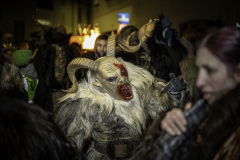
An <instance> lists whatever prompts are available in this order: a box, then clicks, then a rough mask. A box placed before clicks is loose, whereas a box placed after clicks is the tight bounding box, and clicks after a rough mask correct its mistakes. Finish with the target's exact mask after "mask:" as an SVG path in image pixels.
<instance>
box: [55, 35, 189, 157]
mask: <svg viewBox="0 0 240 160" xmlns="http://www.w3.org/2000/svg"><path fill="white" fill-rule="evenodd" d="M120 39H121V38H120V37H119V36H117V35H111V36H110V37H109V39H108V45H107V46H108V47H107V56H105V57H102V58H99V59H97V60H96V61H93V60H90V59H85V58H76V59H74V60H73V61H72V62H71V63H70V64H69V66H68V74H69V77H70V79H71V81H72V83H73V86H72V88H71V89H69V90H67V91H66V92H68V93H67V94H66V95H65V96H63V97H62V98H61V99H60V100H59V103H58V105H57V106H56V107H55V121H56V123H57V124H58V125H59V126H60V128H61V129H62V130H63V131H64V133H65V134H66V136H67V138H68V139H69V140H70V141H71V142H72V145H73V146H74V147H76V148H77V149H79V150H81V149H83V145H84V141H85V140H86V139H90V141H91V145H90V147H89V148H88V149H87V158H88V159H89V160H92V159H94V160H96V159H105V160H108V159H131V156H132V151H133V149H134V148H135V147H136V146H137V145H138V144H139V143H140V136H141V135H142V133H143V132H144V130H145V129H146V125H147V122H148V120H149V119H150V118H152V119H155V118H157V117H160V116H161V115H162V114H163V113H165V112H166V111H169V110H170V109H172V108H174V107H177V108H178V107H180V108H181V107H182V106H183V105H184V103H185V100H186V99H187V91H186V83H185V82H184V80H183V78H182V77H179V78H175V76H174V75H173V74H171V75H170V77H171V80H170V82H169V83H165V81H164V80H160V79H155V78H154V77H153V76H152V75H151V74H150V73H149V72H148V71H147V70H145V69H143V68H141V67H137V66H135V65H133V64H131V63H128V62H125V61H123V60H122V59H121V58H115V46H116V42H117V43H118V45H119V46H121V47H122V48H124V49H125V50H126V51H128V52H134V51H136V50H138V49H139V47H140V45H141V42H140V43H139V45H137V46H131V47H130V46H125V45H124V44H123V43H122V41H121V40H120ZM79 68H87V69H89V71H88V75H87V80H88V81H86V80H82V81H81V82H80V83H78V82H77V80H76V78H75V71H76V70H78V69H79Z"/></svg>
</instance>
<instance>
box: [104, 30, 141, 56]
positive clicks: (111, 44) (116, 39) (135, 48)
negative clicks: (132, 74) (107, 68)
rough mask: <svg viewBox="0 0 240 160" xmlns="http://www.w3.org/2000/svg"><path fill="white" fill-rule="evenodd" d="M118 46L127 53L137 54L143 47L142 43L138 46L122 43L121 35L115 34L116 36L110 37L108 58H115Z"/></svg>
mask: <svg viewBox="0 0 240 160" xmlns="http://www.w3.org/2000/svg"><path fill="white" fill-rule="evenodd" d="M128 39H129V38H128ZM116 44H118V45H119V47H121V48H122V49H123V50H125V51H126V52H136V51H138V50H139V49H140V47H141V41H140V43H139V44H138V45H136V46H128V45H126V44H124V43H123V41H122V39H121V38H120V36H119V35H117V34H114V35H111V36H109V37H108V43H107V56H113V57H115V47H116Z"/></svg>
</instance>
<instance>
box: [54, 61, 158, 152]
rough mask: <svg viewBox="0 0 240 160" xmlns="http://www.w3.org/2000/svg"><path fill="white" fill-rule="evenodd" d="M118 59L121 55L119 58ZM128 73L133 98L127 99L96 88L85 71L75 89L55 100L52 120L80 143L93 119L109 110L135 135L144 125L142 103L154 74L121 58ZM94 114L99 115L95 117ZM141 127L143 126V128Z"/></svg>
mask: <svg viewBox="0 0 240 160" xmlns="http://www.w3.org/2000/svg"><path fill="white" fill-rule="evenodd" d="M119 60H120V61H122V60H121V59H119ZM124 63H125V65H126V68H127V70H128V73H129V80H130V82H131V84H130V85H131V86H132V90H133V95H134V98H133V99H132V100H130V101H128V102H125V101H119V100H115V99H113V98H112V97H111V96H110V95H109V94H107V93H101V92H100V91H98V90H97V89H96V88H95V87H94V86H93V85H92V83H93V82H95V79H94V78H93V77H92V76H91V71H89V72H88V82H87V81H86V80H82V81H81V82H80V83H79V89H78V92H77V93H68V94H66V95H65V96H64V97H62V98H61V99H60V100H59V103H58V105H57V106H56V108H55V121H56V123H57V124H58V125H59V126H60V128H61V129H62V130H63V131H64V132H65V134H66V135H67V137H68V138H69V139H70V140H71V141H72V142H73V143H74V142H75V143H76V144H77V146H78V148H81V147H82V143H83V140H84V139H86V138H88V137H90V135H91V132H92V130H93V127H94V122H96V121H103V120H104V119H106V118H107V117H108V115H109V114H110V113H111V111H112V110H113V107H115V109H116V115H118V116H120V117H122V118H123V119H124V120H125V122H126V124H128V126H129V132H130V133H129V134H130V135H132V136H134V137H136V136H137V135H139V134H141V131H142V129H143V128H144V127H145V125H146V119H147V112H146V111H145V108H144V107H145V106H146V105H147V102H148V101H149V97H150V94H151V93H150V92H148V90H149V88H151V86H152V84H153V82H154V77H153V76H152V75H151V74H150V73H149V72H148V71H146V70H144V69H142V68H140V67H136V66H134V65H132V64H131V63H128V62H124ZM98 115H101V119H102V120H99V119H97V118H98ZM144 129H145V128H144Z"/></svg>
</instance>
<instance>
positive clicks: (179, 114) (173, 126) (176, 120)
mask: <svg viewBox="0 0 240 160" xmlns="http://www.w3.org/2000/svg"><path fill="white" fill-rule="evenodd" d="M191 107H192V104H191V103H187V104H186V105H185V110H186V109H189V108H191ZM186 125H187V121H186V118H185V116H184V114H183V111H182V110H181V109H178V108H174V109H172V110H171V111H169V112H167V114H166V116H165V117H164V119H163V120H162V122H161V128H162V130H165V131H166V132H168V133H169V134H170V135H171V136H175V135H180V134H181V133H182V132H185V131H186Z"/></svg>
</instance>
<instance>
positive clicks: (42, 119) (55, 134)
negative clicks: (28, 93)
mask: <svg viewBox="0 0 240 160" xmlns="http://www.w3.org/2000/svg"><path fill="white" fill-rule="evenodd" d="M0 101H1V103H0V145H1V149H0V159H4V160H42V159H51V160H81V159H83V157H82V156H81V153H77V152H76V151H75V150H74V149H73V148H72V146H71V145H70V143H69V142H68V141H67V140H66V138H65V136H64V135H63V133H62V131H61V130H60V129H59V128H58V126H57V125H56V124H55V122H54V121H53V119H52V115H51V114H49V113H47V112H45V111H43V110H42V109H41V108H40V107H38V106H35V105H30V104H28V103H24V102H22V101H18V100H15V99H9V98H7V97H0Z"/></svg>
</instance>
